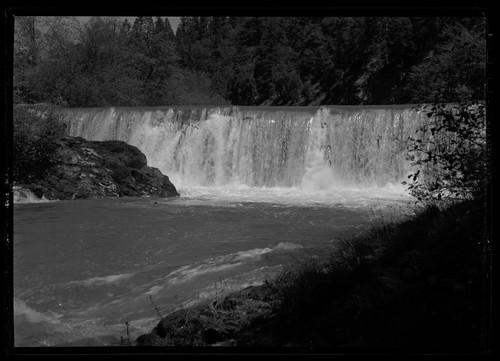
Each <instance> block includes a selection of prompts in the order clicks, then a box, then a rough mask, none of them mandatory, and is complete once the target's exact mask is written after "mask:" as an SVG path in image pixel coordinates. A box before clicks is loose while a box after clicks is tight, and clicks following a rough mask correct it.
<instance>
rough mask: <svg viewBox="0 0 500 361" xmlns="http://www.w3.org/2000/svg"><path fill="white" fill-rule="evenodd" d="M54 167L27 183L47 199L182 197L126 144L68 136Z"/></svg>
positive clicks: (157, 171) (64, 139)
mask: <svg viewBox="0 0 500 361" xmlns="http://www.w3.org/2000/svg"><path fill="white" fill-rule="evenodd" d="M58 145H59V147H58V149H57V152H56V155H55V157H54V159H53V161H54V166H53V167H52V168H51V170H50V171H48V172H46V174H45V175H44V177H43V178H42V179H41V180H39V181H37V182H36V183H33V184H24V185H22V187H23V188H26V189H29V190H31V191H32V192H33V193H34V194H35V195H36V196H37V197H39V198H42V197H45V198H46V199H60V200H64V199H76V198H104V197H122V196H131V197H138V196H158V197H175V196H179V193H178V192H177V190H176V188H175V186H174V185H173V184H172V183H171V182H170V180H169V178H168V177H167V176H166V175H163V174H162V173H161V172H160V171H159V170H158V169H157V168H152V167H149V166H147V161H146V156H145V155H144V154H143V153H142V152H141V151H140V150H139V149H137V148H136V147H134V146H132V145H129V144H127V143H125V142H122V141H115V140H113V141H103V142H98V141H88V140H85V139H83V138H80V137H65V138H63V139H61V140H60V141H59V144H58Z"/></svg>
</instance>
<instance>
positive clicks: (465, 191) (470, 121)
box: [403, 102, 488, 201]
mask: <svg viewBox="0 0 500 361" xmlns="http://www.w3.org/2000/svg"><path fill="white" fill-rule="evenodd" d="M427 116H428V117H429V121H428V122H427V123H426V124H424V125H422V126H421V127H420V128H418V129H417V131H416V134H415V137H408V139H407V141H408V154H407V158H408V159H409V160H410V161H411V162H412V165H413V166H416V171H415V172H414V173H412V174H410V175H409V176H408V178H409V179H410V180H409V181H408V182H406V181H405V182H403V184H406V185H408V191H409V192H410V194H412V195H413V196H414V197H415V198H417V199H418V200H419V201H444V200H451V199H470V198H476V197H483V196H484V194H485V190H486V188H485V187H486V182H487V180H488V159H487V153H486V121H485V106H484V104H481V103H479V104H477V103H470V102H469V103H463V104H454V105H450V104H443V103H436V104H434V105H432V106H431V108H430V110H429V109H428V112H427Z"/></svg>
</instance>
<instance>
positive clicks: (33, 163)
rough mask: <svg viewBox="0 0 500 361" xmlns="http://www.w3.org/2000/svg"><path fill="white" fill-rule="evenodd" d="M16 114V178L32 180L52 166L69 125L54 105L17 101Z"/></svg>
mask: <svg viewBox="0 0 500 361" xmlns="http://www.w3.org/2000/svg"><path fill="white" fill-rule="evenodd" d="M13 115H14V117H13V152H14V154H13V155H14V157H13V177H14V181H15V182H18V183H30V182H33V181H35V180H37V179H39V178H40V177H42V176H43V173H44V172H46V171H47V170H48V169H50V167H51V166H52V164H53V162H54V157H53V155H54V153H55V151H56V148H57V140H58V139H60V138H61V137H62V136H63V135H64V131H65V126H64V124H63V123H62V122H61V121H60V119H59V117H58V116H57V114H56V111H55V109H54V108H53V107H51V106H45V105H44V106H41V107H28V106H22V105H17V106H15V107H14V110H13Z"/></svg>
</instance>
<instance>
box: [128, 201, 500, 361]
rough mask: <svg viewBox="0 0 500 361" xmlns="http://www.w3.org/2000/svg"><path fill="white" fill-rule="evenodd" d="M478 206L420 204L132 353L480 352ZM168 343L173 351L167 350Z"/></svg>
mask: <svg viewBox="0 0 500 361" xmlns="http://www.w3.org/2000/svg"><path fill="white" fill-rule="evenodd" d="M485 216H486V214H485V209H484V205H483V204H482V203H480V202H477V201H466V202H462V203H457V204H454V205H451V206H449V207H447V208H443V209H440V208H438V207H435V206H434V207H427V208H425V209H422V210H420V211H419V212H417V214H416V215H415V216H414V217H411V218H409V219H407V220H405V221H402V222H401V221H400V222H389V223H380V224H378V225H374V226H373V227H372V229H371V230H370V231H369V232H368V233H366V234H364V235H363V236H360V237H357V238H354V239H349V240H345V241H344V244H343V247H341V248H340V249H339V250H338V251H336V252H335V253H333V254H331V255H330V256H329V257H328V260H327V261H318V260H317V259H316V260H315V259H312V260H310V261H308V262H306V263H303V264H300V265H297V266H296V267H295V268H293V269H290V270H289V271H287V272H284V273H282V274H281V275H280V276H279V277H278V278H277V279H275V280H268V282H266V283H265V284H263V285H261V286H257V287H250V288H246V289H243V290H240V291H238V292H236V293H231V294H226V295H220V296H219V297H217V298H213V299H210V300H206V301H205V302H203V303H200V304H198V305H196V306H193V307H189V308H184V309H180V310H177V311H176V312H174V313H172V314H170V315H167V316H165V317H163V318H162V319H161V321H160V322H159V323H158V325H157V326H156V327H155V328H154V329H153V330H152V331H151V332H150V333H149V334H146V335H142V336H140V337H139V338H138V339H137V344H138V345H139V346H164V347H165V351H166V352H169V351H170V352H172V351H173V350H179V347H180V349H183V347H188V350H189V348H190V347H193V346H195V347H198V346H222V347H224V346H227V347H230V346H234V347H236V348H235V349H239V348H243V349H245V350H250V351H251V350H256V351H262V350H278V351H286V350H292V349H293V350H295V351H297V350H298V351H306V352H331V351H332V352H342V353H344V352H350V351H358V352H374V351H375V352H377V351H381V352H384V351H389V352H391V351H398V350H404V351H410V352H426V353H427V352H437V353H441V352H444V353H448V352H452V353H457V352H458V353H467V352H469V353H480V352H484V351H486V350H488V349H489V347H490V345H491V344H490V339H489V337H490V334H489V330H490V318H491V314H490V309H491V304H490V300H491V299H490V297H491V294H490V289H491V288H490V287H491V284H490V282H491V278H490V276H489V275H490V273H489V270H490V268H489V267H490V266H489V265H490V260H489V256H490V253H491V244H490V243H488V242H487V241H486V234H487V230H486V218H485ZM173 346H175V348H173Z"/></svg>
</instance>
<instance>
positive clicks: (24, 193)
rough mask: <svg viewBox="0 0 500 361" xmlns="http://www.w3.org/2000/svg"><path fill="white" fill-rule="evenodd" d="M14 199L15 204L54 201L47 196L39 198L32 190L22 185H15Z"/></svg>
mask: <svg viewBox="0 0 500 361" xmlns="http://www.w3.org/2000/svg"><path fill="white" fill-rule="evenodd" d="M13 200H14V204H19V203H21V204H22V203H46V202H52V201H50V200H48V199H47V198H45V196H42V198H39V197H37V196H36V195H35V194H34V193H33V192H32V191H31V190H29V189H25V188H21V187H13Z"/></svg>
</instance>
